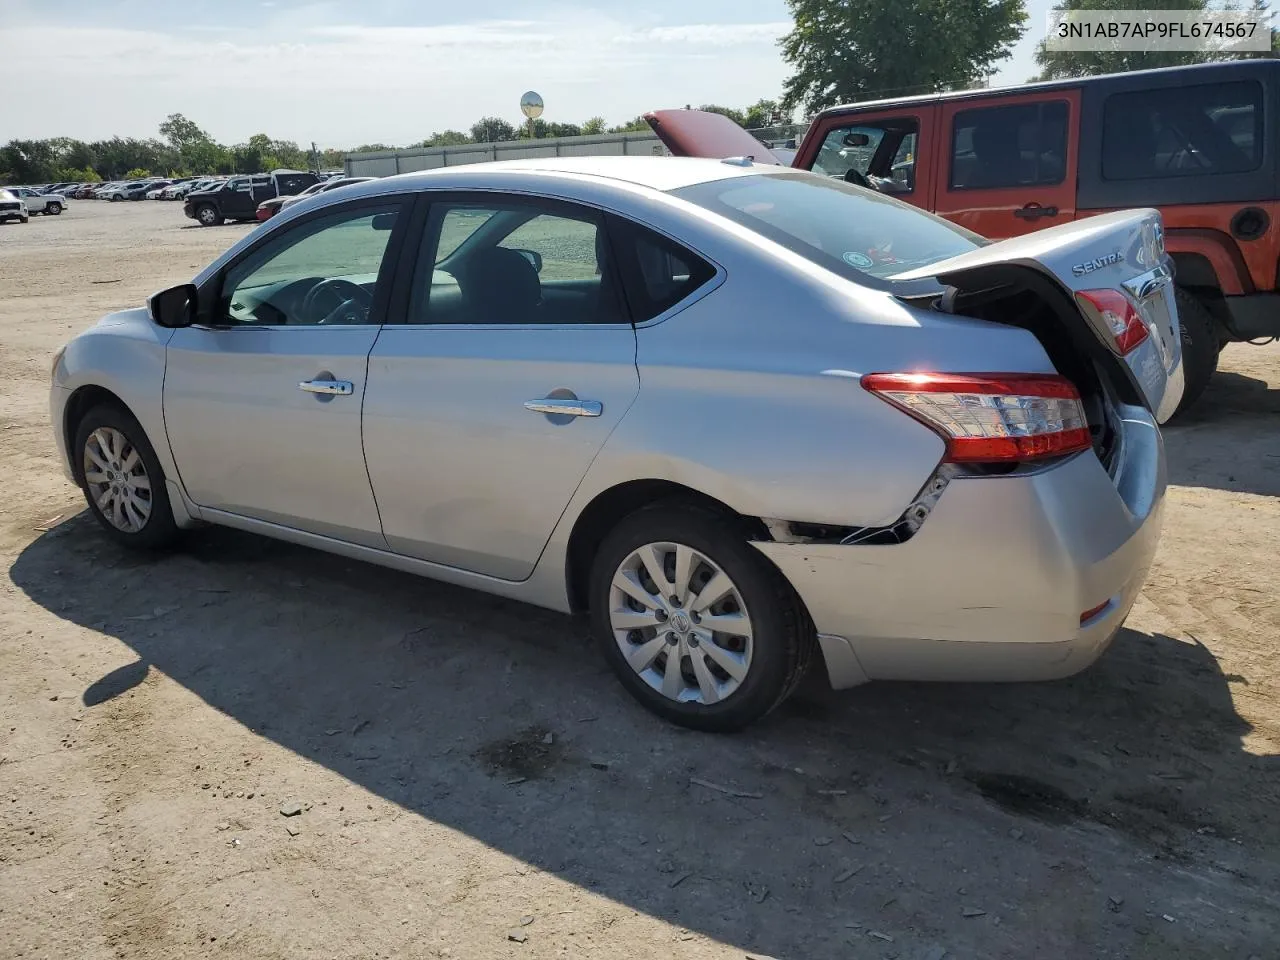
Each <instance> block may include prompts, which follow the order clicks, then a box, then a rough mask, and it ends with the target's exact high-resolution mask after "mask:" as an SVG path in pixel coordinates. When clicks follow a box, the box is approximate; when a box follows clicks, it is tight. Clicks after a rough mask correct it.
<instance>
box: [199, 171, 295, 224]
mask: <svg viewBox="0 0 1280 960" xmlns="http://www.w3.org/2000/svg"><path fill="white" fill-rule="evenodd" d="M319 180H320V178H319V177H318V176H316V175H315V174H314V173H307V172H305V171H302V170H273V171H272V172H271V173H256V174H254V175H252V176H242V177H231V178H230V179H229V180H227V181H226V182H225V183H222V184H221V185H219V186H217V187H212V188H209V189H206V190H199V191H195V190H193V191H192V192H191V193H189V194H188V195H187V198H186V202H185V203H184V204H183V205H182V212H183V213H184V214H186V215H187V216H188V217H190V218H191V219H192V220H195V221H196V222H197V223H199V224H200V226H202V227H216V226H217V225H218V224H220V223H223V222H225V221H227V220H253V219H255V218H256V216H257V211H258V204H260V203H261V202H262V201H263V200H269V199H271V198H272V197H278V196H292V195H294V194H298V193H301V192H302V191H303V190H305V189H307V187H309V186H311V185H312V184H314V183H317V182H319Z"/></svg>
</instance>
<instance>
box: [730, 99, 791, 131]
mask: <svg viewBox="0 0 1280 960" xmlns="http://www.w3.org/2000/svg"><path fill="white" fill-rule="evenodd" d="M789 122H790V118H789V117H788V116H787V114H786V111H785V110H783V109H782V104H780V103H778V101H777V100H757V101H756V102H755V103H753V104H752V105H751V106H749V107H747V109H746V110H744V111H742V125H743V126H744V127H746V128H747V129H748V130H758V129H759V128H760V127H776V126H777V125H778V124H780V123H789Z"/></svg>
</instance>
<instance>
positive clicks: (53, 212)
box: [44, 203, 62, 217]
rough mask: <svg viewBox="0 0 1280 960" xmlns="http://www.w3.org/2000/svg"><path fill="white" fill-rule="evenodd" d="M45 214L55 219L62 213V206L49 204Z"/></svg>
mask: <svg viewBox="0 0 1280 960" xmlns="http://www.w3.org/2000/svg"><path fill="white" fill-rule="evenodd" d="M44 212H45V213H47V214H49V215H50V216H54V217H56V216H57V215H58V214H60V213H61V212H62V204H60V203H51V204H49V205H48V206H47V207H45V208H44Z"/></svg>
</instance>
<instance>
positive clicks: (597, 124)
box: [582, 117, 605, 136]
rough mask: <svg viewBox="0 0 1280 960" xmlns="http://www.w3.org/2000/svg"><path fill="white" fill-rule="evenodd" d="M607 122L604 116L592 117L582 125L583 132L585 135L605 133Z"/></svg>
mask: <svg viewBox="0 0 1280 960" xmlns="http://www.w3.org/2000/svg"><path fill="white" fill-rule="evenodd" d="M604 129H605V123H604V117H592V118H591V119H590V120H588V121H587V122H586V123H584V124H583V125H582V133H583V135H584V136H595V135H596V134H600V133H604Z"/></svg>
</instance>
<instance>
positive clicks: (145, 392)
mask: <svg viewBox="0 0 1280 960" xmlns="http://www.w3.org/2000/svg"><path fill="white" fill-rule="evenodd" d="M172 336H173V331H172V330H166V329H163V328H161V327H158V326H156V325H155V324H154V323H152V322H151V320H150V319H149V318H148V317H147V311H146V309H145V308H139V309H136V310H126V311H123V312H121V313H117V314H111V315H109V316H107V317H104V318H103V319H102V320H101V321H100V322H99V323H98V324H97V326H94V327H92V328H90V329H89V330H86V331H85V332H84V333H82V334H80V335H79V336H78V337H76V338H75V339H73V340H72V341H71V342H70V343H68V344H67V346H66V348H65V349H64V351H63V353H62V358H61V359H60V360H59V361H58V364H57V367H56V369H55V370H54V373H53V389H54V391H55V402H54V407H55V408H59V409H60V410H61V413H60V414H59V413H58V412H57V410H56V409H55V412H54V416H55V417H58V418H59V420H60V422H56V423H54V424H53V427H54V429H55V430H56V431H58V433H59V437H60V439H62V440H63V441H64V442H65V438H66V437H67V435H68V433H69V432H70V431H71V430H72V429H74V425H73V424H70V423H68V422H67V418H66V412H67V410H68V409H69V404H70V402H71V400H72V398H73V397H74V396H75V395H76V392H77V391H78V390H81V389H83V388H86V387H98V388H101V389H103V390H108V391H110V392H111V393H113V394H115V396H117V397H118V398H119V399H120V402H121V403H123V404H124V405H125V406H126V407H127V408H128V409H129V412H130V413H132V414H133V416H134V417H135V418H136V419H137V421H138V423H140V424H141V425H142V429H143V430H145V431H146V434H147V439H148V440H150V441H151V445H152V446H153V447H154V448H155V451H156V457H157V458H158V459H159V461H160V466H161V467H162V468H163V469H164V472H165V476H166V477H168V478H169V480H170V481H173V482H176V481H177V477H178V471H177V468H176V466H175V464H174V462H173V454H172V452H171V451H170V449H169V438H168V435H167V434H166V432H165V428H164V407H163V399H164V370H165V346H166V345H167V344H168V342H169V338H170V337H172ZM58 391H61V392H62V394H63V397H62V398H61V403H60V404H59V403H58V402H57V399H58V398H57V392H58Z"/></svg>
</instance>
